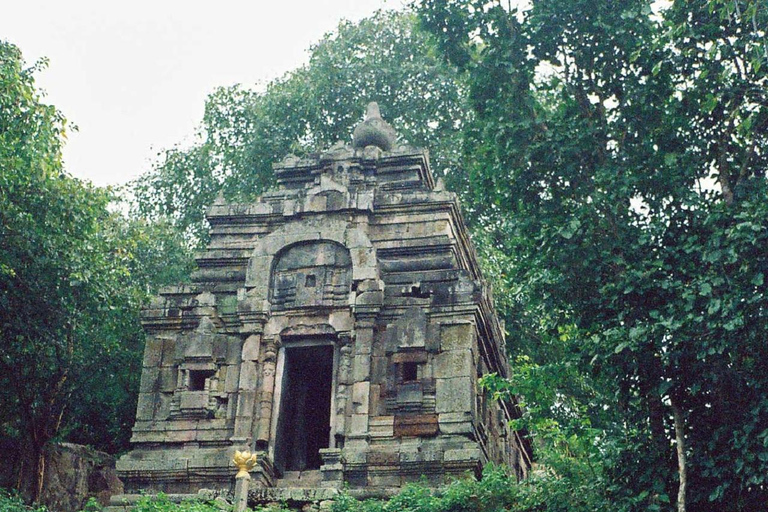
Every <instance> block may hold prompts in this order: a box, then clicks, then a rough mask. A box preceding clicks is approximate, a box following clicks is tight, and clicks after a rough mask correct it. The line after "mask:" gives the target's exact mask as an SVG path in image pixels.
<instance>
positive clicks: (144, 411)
mask: <svg viewBox="0 0 768 512" xmlns="http://www.w3.org/2000/svg"><path fill="white" fill-rule="evenodd" d="M154 416H155V395H154V393H139V400H138V405H137V406H136V420H137V421H141V420H144V421H150V420H152V419H153V418H154Z"/></svg>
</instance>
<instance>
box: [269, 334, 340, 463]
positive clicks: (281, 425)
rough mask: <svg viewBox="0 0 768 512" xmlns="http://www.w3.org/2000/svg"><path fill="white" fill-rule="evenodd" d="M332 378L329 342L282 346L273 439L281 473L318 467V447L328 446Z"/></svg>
mask: <svg viewBox="0 0 768 512" xmlns="http://www.w3.org/2000/svg"><path fill="white" fill-rule="evenodd" d="M278 376H279V375H278ZM332 381H333V345H327V344H326V345H317V344H313V345H300V346H290V345H288V346H286V347H285V348H284V352H283V360H282V378H281V387H280V391H279V394H280V396H279V400H280V415H279V417H278V422H277V432H276V438H275V441H276V442H275V466H276V467H277V469H278V470H279V471H280V472H281V473H285V472H286V471H305V470H312V469H319V468H320V465H321V464H322V460H321V458H320V449H321V448H328V447H329V446H330V433H331V391H332V387H333V382H332ZM276 398H277V397H276Z"/></svg>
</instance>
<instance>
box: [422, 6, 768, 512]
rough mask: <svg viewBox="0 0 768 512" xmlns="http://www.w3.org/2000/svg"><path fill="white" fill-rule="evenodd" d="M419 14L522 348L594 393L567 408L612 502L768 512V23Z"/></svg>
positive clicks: (581, 13) (440, 9) (474, 9)
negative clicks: (462, 116) (452, 93)
mask: <svg viewBox="0 0 768 512" xmlns="http://www.w3.org/2000/svg"><path fill="white" fill-rule="evenodd" d="M654 9H657V12H654ZM420 10H421V16H422V20H423V23H424V25H425V26H426V27H427V28H428V29H429V30H430V31H432V32H433V33H434V34H435V36H436V37H437V38H438V41H439V45H440V47H441V50H442V52H443V54H444V55H445V56H446V58H448V59H449V60H450V61H451V62H453V63H454V64H456V65H457V66H459V67H460V68H461V70H463V71H464V72H465V73H467V77H468V83H469V85H468V87H469V101H470V104H471V108H472V110H473V112H474V116H473V117H472V121H471V123H469V124H468V125H467V126H466V129H465V132H464V133H465V135H464V149H465V153H466V155H465V156H466V161H467V162H468V163H467V169H468V171H469V175H470V176H469V182H470V184H471V187H472V190H473V195H474V197H475V201H477V202H478V203H485V202H488V201H490V204H489V205H487V208H486V209H485V211H486V212H487V215H486V216H485V217H484V220H485V224H486V227H485V232H486V236H487V237H488V238H489V239H490V240H491V241H492V242H493V244H492V247H491V249H489V250H490V251H491V252H493V251H496V252H497V253H499V254H507V255H511V258H509V259H508V260H507V263H508V266H506V267H505V268H504V272H503V277H504V278H505V279H506V283H507V286H508V289H509V290H510V291H512V292H514V293H515V295H514V297H515V299H516V300H515V301H513V303H512V304H511V305H512V307H513V315H511V317H510V320H511V324H510V325H512V326H514V329H513V331H512V334H513V335H514V336H515V337H517V338H518V340H519V343H517V344H515V343H513V344H512V345H513V346H515V345H517V346H522V347H527V349H526V350H527V352H528V353H531V354H534V355H535V357H536V360H535V363H536V364H537V365H539V368H550V369H551V368H560V370H562V371H564V370H563V369H565V368H568V371H567V372H565V373H562V371H561V372H560V373H556V375H557V376H562V375H565V374H571V373H572V369H573V368H574V365H575V366H576V367H578V368H579V371H578V375H579V376H580V378H577V379H576V382H577V383H581V384H585V381H584V380H583V379H587V382H586V384H587V385H586V388H588V389H591V390H592V391H593V393H587V394H586V395H582V396H579V397H578V400H576V402H575V403H576V404H577V405H578V404H581V406H583V410H582V411H581V414H577V413H578V412H579V410H578V408H574V407H570V408H566V411H567V415H569V416H571V417H573V416H574V415H575V416H580V417H582V418H584V419H585V420H586V421H588V422H590V424H592V426H593V427H599V429H600V433H599V434H597V436H596V437H595V438H594V439H595V441H599V443H600V444H601V445H602V446H603V453H604V455H605V457H606V458H607V460H606V464H605V465H604V467H605V468H606V470H607V475H608V476H609V477H610V485H609V486H608V487H607V488H606V489H607V490H609V491H610V492H611V493H612V495H613V496H614V497H615V498H616V499H617V500H618V499H619V498H622V497H625V498H627V499H628V501H627V503H630V504H631V503H634V505H632V506H634V507H639V508H645V507H648V508H657V509H658V508H659V507H664V506H666V505H664V503H665V502H666V501H675V500H677V502H678V506H679V509H681V510H682V509H684V507H685V503H686V498H687V501H688V502H689V503H691V504H692V505H691V508H692V509H696V510H758V509H760V508H764V507H765V504H766V500H768V496H767V495H766V482H765V478H766V476H765V475H766V474H768V442H767V440H768V429H766V425H768V400H767V399H766V396H768V394H767V392H768V379H766V376H765V375H764V372H763V371H761V369H760V367H761V361H764V360H765V358H766V356H767V355H768V353H767V351H768V343H766V335H765V332H766V327H768V326H766V314H767V312H766V295H765V285H766V283H765V276H766V272H767V271H768V257H767V256H766V254H767V252H766V248H768V205H766V201H765V198H766V192H768V184H767V183H766V171H767V170H768V160H766V158H768V155H766V152H767V151H768V144H767V143H768V141H767V140H766V133H768V132H767V131H766V128H767V127H768V95H767V93H766V91H768V88H767V87H766V86H767V85H768V83H767V82H768V80H767V79H766V69H768V67H767V66H768V62H766V55H767V54H766V33H765V30H766V27H767V26H768V10H767V9H766V7H765V4H764V3H760V2H751V1H748V2H743V1H727V2H726V1H720V0H711V1H694V2H672V3H671V4H669V5H668V6H662V5H661V4H652V3H651V2H645V1H626V2H601V1H597V2H596V1H591V0H590V1H579V0H540V1H536V0H534V1H533V2H532V4H531V7H530V8H529V9H527V10H526V11H525V12H510V11H509V10H508V8H507V6H506V4H503V5H502V3H494V2H490V3H488V2H476V1H472V0H424V1H423V2H422V3H421V6H420ZM477 208H479V207H477ZM568 382H571V383H572V382H573V381H572V380H570V381H568ZM589 382H591V384H589ZM552 384H553V385H554V386H555V387H560V389H561V390H562V391H563V392H566V393H569V395H568V396H569V397H571V398H573V397H574V396H575V395H576V394H577V391H578V390H579V388H580V385H575V386H570V387H569V385H566V382H562V383H559V382H557V381H556V380H555V381H552ZM581 389H582V390H583V388H581ZM513 391H520V386H517V387H515V386H513ZM529 391H530V389H529ZM571 398H568V399H567V400H571ZM566 403H567V401H566ZM550 405H551V409H550V410H549V411H546V410H542V411H541V412H542V413H546V414H548V415H549V417H556V416H557V414H558V410H559V411H560V412H561V413H562V411H563V405H564V399H563V398H557V399H555V400H552V401H551V402H550ZM561 417H562V416H561ZM673 442H674V444H673ZM613 448H615V449H616V450H615V451H614V450H613ZM675 449H677V451H675ZM686 476H687V490H686V488H685V485H681V484H683V483H684V482H685V481H686ZM618 503H619V502H618V501H617V504H618Z"/></svg>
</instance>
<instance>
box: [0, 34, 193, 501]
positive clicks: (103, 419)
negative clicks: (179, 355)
mask: <svg viewBox="0 0 768 512" xmlns="http://www.w3.org/2000/svg"><path fill="white" fill-rule="evenodd" d="M42 65H43V64H39V65H37V66H33V67H31V68H25V65H24V61H23V59H22V56H21V53H20V51H19V50H18V48H16V47H15V46H14V45H12V44H10V43H6V42H0V335H1V336H0V340H1V342H2V344H1V345H0V387H1V388H2V389H3V390H4V391H3V393H0V435H2V436H3V437H6V438H8V437H10V438H12V439H15V440H17V441H19V442H20V444H21V447H22V453H23V456H22V457H21V460H22V463H23V464H24V467H22V468H19V469H18V473H19V487H22V488H23V490H25V491H28V492H29V495H30V496H31V497H32V499H34V500H36V499H38V498H39V496H40V491H41V486H42V483H43V476H44V472H45V448H46V445H47V444H48V443H49V441H51V440H52V439H55V438H59V437H63V436H65V435H66V434H70V435H71V436H72V437H73V438H75V439H78V440H82V441H88V442H91V443H97V444H99V443H103V444H100V446H99V447H102V448H108V449H109V448H112V449H116V448H119V447H122V448H124V447H125V443H126V441H127V437H126V432H127V429H125V427H126V425H125V424H126V423H128V422H130V421H132V418H133V413H134V408H133V407H130V406H129V407H127V408H126V407H122V408H119V409H118V410H114V409H112V407H113V406H115V405H116V404H118V403H120V402H124V401H125V400H124V396H125V395H126V394H128V395H133V394H135V388H136V387H137V384H138V382H137V379H138V375H139V373H140V372H139V368H140V365H141V363H140V361H141V352H142V349H143V334H142V332H141V328H140V326H139V323H138V307H139V306H140V304H141V302H142V301H143V300H144V299H145V297H146V295H147V292H148V291H150V289H151V288H152V285H153V284H155V283H157V282H158V280H157V276H152V280H150V279H149V276H148V275H147V274H140V273H138V272H137V271H136V268H135V264H136V261H137V259H140V258H141V257H142V253H143V251H146V250H147V249H148V248H149V247H153V248H156V247H165V248H170V247H176V248H177V250H176V252H175V253H174V252H173V251H168V250H165V251H164V252H166V253H169V252H170V253H171V254H176V255H177V256H178V257H177V258H176V259H174V258H170V259H168V260H166V261H165V263H169V262H170V263H174V262H182V261H184V262H186V261H188V260H185V259H184V257H183V255H184V254H185V252H184V247H183V246H181V245H179V244H178V239H174V238H173V237H172V236H166V237H164V238H161V239H160V241H158V240H156V239H148V238H147V237H148V234H149V233H154V234H160V233H163V228H162V227H161V226H158V227H156V228H155V229H154V231H150V230H149V229H147V228H146V227H145V226H142V225H141V224H139V223H136V222H128V221H126V220H125V219H122V218H121V217H120V216H119V215H117V214H115V213H111V212H110V211H109V209H108V205H109V202H110V200H111V199H112V197H113V194H112V192H111V191H109V190H105V189H98V188H96V187H93V186H92V185H90V184H87V183H84V182H81V181H79V180H77V179H74V178H72V177H70V176H68V175H67V174H66V173H65V172H64V170H63V168H62V162H61V145H62V142H63V139H64V135H65V131H66V128H67V123H66V120H65V119H64V118H63V116H62V115H61V113H60V112H59V111H58V110H56V109H55V108H54V107H52V106H50V105H46V104H44V103H43V102H42V101H41V97H40V93H39V92H38V91H37V89H36V88H35V84H34V76H33V75H34V72H35V71H36V70H38V69H39V68H40V67H41V66H42ZM163 244H165V246H163ZM185 264H186V263H185ZM169 277H170V276H169ZM172 277H173V278H176V277H178V275H174V276H172ZM128 391H130V393H127V392H128ZM128 404H130V400H129V401H128ZM126 409H128V410H127V412H126ZM120 428H123V429H125V430H123V432H122V434H120V433H119V431H120ZM89 429H90V430H89ZM94 429H95V430H96V431H99V432H100V434H99V435H98V436H97V435H92V433H93V432H94ZM111 435H114V436H116V437H115V438H113V439H108V438H109V436H111Z"/></svg>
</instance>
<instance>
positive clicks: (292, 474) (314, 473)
mask: <svg viewBox="0 0 768 512" xmlns="http://www.w3.org/2000/svg"><path fill="white" fill-rule="evenodd" d="M321 481H322V475H321V474H320V470H319V469H312V470H307V471H286V472H285V473H283V478H278V479H277V483H276V484H275V487H281V488H313V487H319V486H320V482H321Z"/></svg>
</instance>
